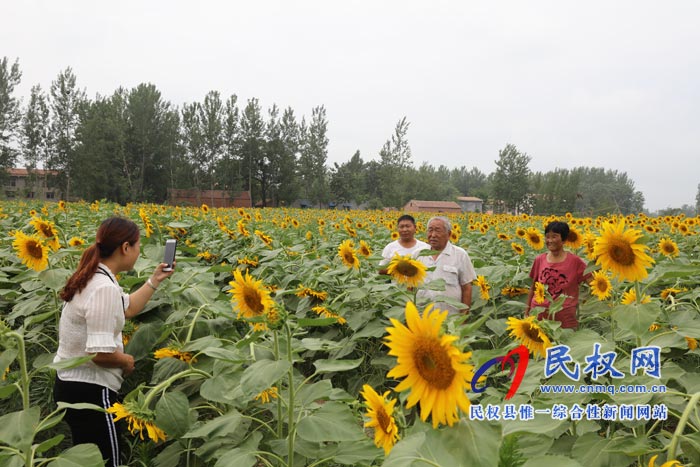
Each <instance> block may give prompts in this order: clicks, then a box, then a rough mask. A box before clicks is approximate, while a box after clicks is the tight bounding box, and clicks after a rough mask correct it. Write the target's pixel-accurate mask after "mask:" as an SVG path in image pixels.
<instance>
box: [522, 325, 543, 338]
mask: <svg viewBox="0 0 700 467" xmlns="http://www.w3.org/2000/svg"><path fill="white" fill-rule="evenodd" d="M523 332H524V333H525V335H526V336H527V337H528V338H529V339H530V340H531V341H535V342H544V341H543V340H542V339H541V338H540V331H539V330H538V329H537V328H535V327H534V326H531V325H529V324H526V325H525V326H524V327H523Z"/></svg>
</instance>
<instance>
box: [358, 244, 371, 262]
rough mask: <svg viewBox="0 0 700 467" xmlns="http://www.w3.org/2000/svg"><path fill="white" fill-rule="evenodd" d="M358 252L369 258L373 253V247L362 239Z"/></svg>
mask: <svg viewBox="0 0 700 467" xmlns="http://www.w3.org/2000/svg"><path fill="white" fill-rule="evenodd" d="M357 252H358V253H360V254H361V255H362V256H364V257H365V258H369V257H370V256H371V255H372V248H370V247H369V244H368V243H367V242H366V241H364V240H360V247H359V248H358V250H357Z"/></svg>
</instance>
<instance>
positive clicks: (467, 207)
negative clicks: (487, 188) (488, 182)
mask: <svg viewBox="0 0 700 467" xmlns="http://www.w3.org/2000/svg"><path fill="white" fill-rule="evenodd" d="M457 203H459V205H460V206H461V208H462V212H483V209H484V200H482V199H481V198H476V197H474V196H460V197H458V198H457Z"/></svg>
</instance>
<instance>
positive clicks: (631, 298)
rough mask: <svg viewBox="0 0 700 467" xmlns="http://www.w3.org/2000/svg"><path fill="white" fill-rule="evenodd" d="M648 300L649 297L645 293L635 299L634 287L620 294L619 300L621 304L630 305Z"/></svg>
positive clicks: (649, 300)
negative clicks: (620, 298)
mask: <svg viewBox="0 0 700 467" xmlns="http://www.w3.org/2000/svg"><path fill="white" fill-rule="evenodd" d="M649 302H651V297H650V296H649V295H646V294H642V298H641V299H639V300H637V290H636V289H635V288H634V287H632V288H631V289H629V290H628V291H627V292H625V293H624V294H622V300H620V303H622V304H623V305H632V304H633V303H649Z"/></svg>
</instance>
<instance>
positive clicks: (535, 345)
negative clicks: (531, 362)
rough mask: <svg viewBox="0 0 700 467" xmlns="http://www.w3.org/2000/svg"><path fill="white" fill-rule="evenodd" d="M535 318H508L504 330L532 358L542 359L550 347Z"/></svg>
mask: <svg viewBox="0 0 700 467" xmlns="http://www.w3.org/2000/svg"><path fill="white" fill-rule="evenodd" d="M536 319H537V317H536V316H529V317H527V318H525V319H518V318H516V317H514V316H511V317H510V318H508V320H507V321H506V323H507V324H508V326H507V328H506V330H509V331H510V336H511V337H513V338H514V339H517V340H518V342H520V343H521V344H523V345H524V346H525V347H527V348H528V350H529V351H530V352H531V353H532V355H534V356H539V357H542V358H544V357H545V356H546V354H547V349H548V348H549V347H551V346H552V343H551V341H550V340H549V338H548V337H547V334H545V333H544V331H543V330H542V328H541V327H540V326H539V325H538V324H537V323H536V322H535V320H536Z"/></svg>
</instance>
